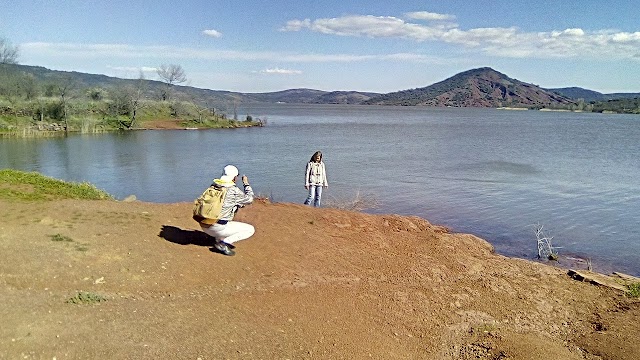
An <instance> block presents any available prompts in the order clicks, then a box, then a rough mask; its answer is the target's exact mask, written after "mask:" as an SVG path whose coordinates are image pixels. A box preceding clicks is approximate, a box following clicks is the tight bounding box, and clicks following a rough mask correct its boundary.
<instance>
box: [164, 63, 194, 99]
mask: <svg viewBox="0 0 640 360" xmlns="http://www.w3.org/2000/svg"><path fill="white" fill-rule="evenodd" d="M157 73H158V76H159V77H160V79H161V80H162V82H164V83H165V84H167V87H166V88H165V90H164V91H163V92H162V100H167V99H168V98H169V96H170V93H171V89H172V87H173V85H176V84H182V83H183V82H186V81H187V75H186V74H185V73H184V69H183V68H182V66H180V65H176V64H169V65H166V64H162V65H160V67H159V68H158V70H157Z"/></svg>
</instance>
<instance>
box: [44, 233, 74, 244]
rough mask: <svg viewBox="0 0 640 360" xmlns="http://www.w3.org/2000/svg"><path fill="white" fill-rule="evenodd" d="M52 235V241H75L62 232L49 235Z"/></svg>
mask: <svg viewBox="0 0 640 360" xmlns="http://www.w3.org/2000/svg"><path fill="white" fill-rule="evenodd" d="M49 236H50V237H51V241H56V242H73V240H72V239H71V238H70V237H68V236H64V235H61V234H55V235H49Z"/></svg>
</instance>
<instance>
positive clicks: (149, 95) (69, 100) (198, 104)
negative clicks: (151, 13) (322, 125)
mask: <svg viewBox="0 0 640 360" xmlns="http://www.w3.org/2000/svg"><path fill="white" fill-rule="evenodd" d="M18 56H19V49H18V47H16V46H12V45H11V44H10V43H9V42H8V41H7V40H6V39H3V38H0V132H2V131H8V130H15V129H18V128H24V127H30V128H34V129H35V128H37V129H39V130H43V129H44V130H62V131H64V132H65V133H68V132H69V131H95V130H96V129H99V130H110V129H134V128H137V127H139V126H140V125H141V124H140V122H141V121H145V122H147V121H152V120H154V119H165V120H166V119H171V120H181V121H183V122H184V123H185V126H195V127H237V126H255V125H262V124H263V123H264V122H261V121H259V119H258V121H254V120H253V118H251V117H249V116H248V117H247V118H246V119H244V121H238V119H237V112H236V111H235V110H236V107H237V104H235V103H234V104H233V108H234V112H233V114H234V117H233V118H232V119H228V118H227V115H226V113H225V112H224V111H221V110H220V109H216V108H215V107H213V106H207V105H203V104H202V99H196V98H195V97H190V96H189V94H188V93H185V92H181V91H180V92H177V91H175V87H176V86H177V85H180V84H183V83H185V82H187V75H186V72H185V70H184V69H183V68H182V66H181V65H179V64H161V65H160V66H158V68H157V69H156V75H157V76H158V79H160V81H151V80H148V79H146V78H145V74H144V73H143V72H142V71H141V72H140V73H139V76H138V78H137V79H118V81H117V82H114V83H112V84H109V85H105V86H101V85H102V84H100V85H97V86H95V84H94V85H93V86H88V85H87V84H85V83H84V82H83V81H82V79H81V78H78V77H77V76H72V75H71V74H70V73H64V72H49V73H47V74H45V75H42V74H37V73H34V72H29V71H26V70H25V68H31V67H21V66H19V65H18ZM52 74H54V75H52ZM225 110H226V109H225Z"/></svg>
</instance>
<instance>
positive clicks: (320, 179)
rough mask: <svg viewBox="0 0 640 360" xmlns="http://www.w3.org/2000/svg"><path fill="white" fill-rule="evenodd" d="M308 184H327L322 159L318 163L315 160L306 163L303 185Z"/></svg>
mask: <svg viewBox="0 0 640 360" xmlns="http://www.w3.org/2000/svg"><path fill="white" fill-rule="evenodd" d="M309 185H316V186H318V185H320V186H329V183H328V182H327V170H326V169H325V167H324V163H323V162H322V161H320V162H319V163H318V162H315V161H310V162H308V163H307V168H306V170H305V175H304V186H309Z"/></svg>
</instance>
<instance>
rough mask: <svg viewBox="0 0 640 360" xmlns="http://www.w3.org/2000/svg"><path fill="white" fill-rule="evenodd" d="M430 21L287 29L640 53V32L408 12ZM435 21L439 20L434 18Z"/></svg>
mask: <svg viewBox="0 0 640 360" xmlns="http://www.w3.org/2000/svg"><path fill="white" fill-rule="evenodd" d="M405 16H407V17H408V18H410V19H415V20H428V22H429V23H428V24H417V23H411V22H406V21H404V20H402V19H400V18H396V17H393V16H372V15H348V16H343V17H337V18H321V19H316V20H310V19H305V20H302V21H301V20H291V21H289V22H287V26H285V27H284V28H283V29H282V30H283V31H302V30H305V29H308V30H310V31H314V32H318V33H322V34H328V35H338V36H355V37H360V36H365V37H369V38H401V39H409V40H414V41H417V42H427V41H431V42H440V43H445V44H450V45H459V46H461V47H462V49H463V50H471V51H480V52H482V53H484V54H487V55H492V56H500V57H511V58H557V57H590V58H600V59H601V58H605V57H606V58H609V59H612V58H616V59H633V58H637V54H638V53H640V32H633V33H627V32H612V31H595V32H587V31H585V30H583V29H579V28H569V29H564V30H554V31H547V32H523V31H521V30H519V29H518V28H516V27H504V28H503V27H495V28H473V29H468V30H464V29H461V28H460V27H459V26H458V25H457V24H453V23H447V24H442V23H438V22H439V21H449V20H453V19H454V18H455V17H454V16H453V15H445V14H436V13H430V12H425V11H418V12H412V13H407V14H405ZM433 21H435V23H432V22H433Z"/></svg>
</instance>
